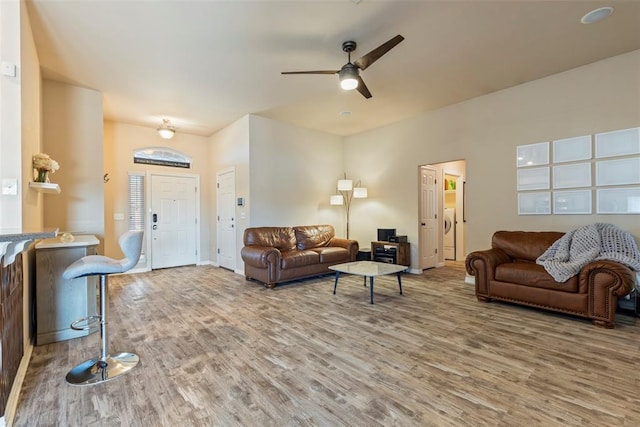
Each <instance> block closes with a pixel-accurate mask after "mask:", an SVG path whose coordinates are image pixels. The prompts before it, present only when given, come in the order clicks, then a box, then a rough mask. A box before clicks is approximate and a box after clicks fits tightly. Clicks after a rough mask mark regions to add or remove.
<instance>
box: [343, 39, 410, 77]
mask: <svg viewBox="0 0 640 427" xmlns="http://www.w3.org/2000/svg"><path fill="white" fill-rule="evenodd" d="M402 40H404V37H402V36H401V35H399V34H398V35H397V36H395V37H394V38H392V39H391V40H389V41H388V42H386V43H383V44H381V45H380V46H378V47H377V48H375V49H373V50H372V51H371V52H369V53H367V54H366V55H364V56H363V57H362V58H360V59H357V60H356V61H354V62H353V63H354V64H355V65H356V66H357V67H358V68H360V69H361V70H364V69H366V68H367V67H368V66H369V65H371V64H373V63H374V62H376V61H377V60H378V59H380V57H381V56H382V55H384V54H385V53H387V52H389V51H390V50H391V49H393V48H394V47H395V46H396V45H397V44H398V43H400V42H401V41H402Z"/></svg>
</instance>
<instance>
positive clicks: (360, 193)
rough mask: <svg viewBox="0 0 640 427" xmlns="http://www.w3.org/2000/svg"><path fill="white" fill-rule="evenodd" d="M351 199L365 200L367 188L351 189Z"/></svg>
mask: <svg viewBox="0 0 640 427" xmlns="http://www.w3.org/2000/svg"><path fill="white" fill-rule="evenodd" d="M353 197H355V198H356V199H366V198H367V188H366V187H355V188H354V189H353Z"/></svg>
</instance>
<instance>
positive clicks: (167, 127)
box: [156, 119, 176, 139]
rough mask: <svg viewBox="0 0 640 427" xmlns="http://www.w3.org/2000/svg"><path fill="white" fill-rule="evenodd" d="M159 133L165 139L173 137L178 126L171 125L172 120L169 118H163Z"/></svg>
mask: <svg viewBox="0 0 640 427" xmlns="http://www.w3.org/2000/svg"><path fill="white" fill-rule="evenodd" d="M156 130H157V131H158V135H160V138H163V139H171V138H173V135H174V134H175V133H176V128H175V127H173V126H172V125H171V122H170V121H169V120H167V119H162V124H161V125H160V127H159V128H158V129H156Z"/></svg>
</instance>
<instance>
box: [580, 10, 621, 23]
mask: <svg viewBox="0 0 640 427" xmlns="http://www.w3.org/2000/svg"><path fill="white" fill-rule="evenodd" d="M612 13H613V8H612V7H610V6H606V7H600V8H598V9H594V10H592V11H591V12H589V13H587V14H586V15H584V16H583V17H582V19H580V22H582V23H583V24H595V23H596V22H599V21H602V20H603V19H604V18H606V17H607V16H609V15H611V14H612Z"/></svg>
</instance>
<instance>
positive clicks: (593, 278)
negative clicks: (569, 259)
mask: <svg viewBox="0 0 640 427" xmlns="http://www.w3.org/2000/svg"><path fill="white" fill-rule="evenodd" d="M578 286H579V292H586V293H588V298H589V308H588V310H589V312H588V315H589V318H590V319H591V320H592V321H593V323H594V324H596V325H598V326H603V327H605V328H613V327H614V326H615V312H616V308H617V300H618V298H619V297H623V296H625V295H628V294H629V293H631V291H632V290H633V287H634V286H635V274H634V273H633V271H631V269H630V268H628V267H626V266H625V265H623V264H620V263H618V262H615V261H608V260H603V261H594V262H591V263H589V264H587V265H585V266H584V267H582V269H581V270H580V273H579V274H578Z"/></svg>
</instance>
